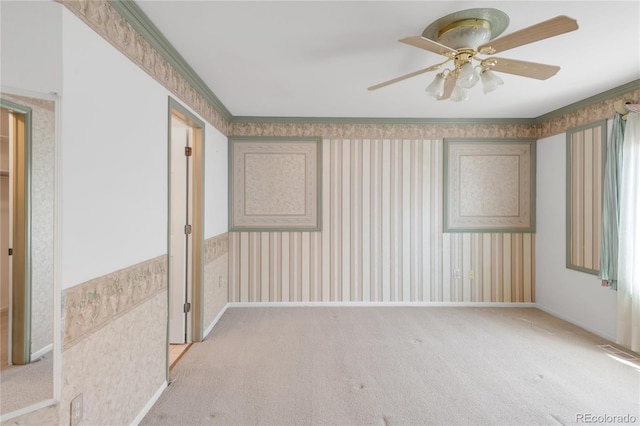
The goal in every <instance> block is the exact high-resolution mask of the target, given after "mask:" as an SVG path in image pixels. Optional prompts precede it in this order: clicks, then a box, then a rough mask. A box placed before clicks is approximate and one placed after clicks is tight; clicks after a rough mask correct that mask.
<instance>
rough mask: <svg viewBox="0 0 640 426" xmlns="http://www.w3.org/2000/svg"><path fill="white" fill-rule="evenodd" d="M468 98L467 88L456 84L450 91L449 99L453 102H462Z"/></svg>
mask: <svg viewBox="0 0 640 426" xmlns="http://www.w3.org/2000/svg"><path fill="white" fill-rule="evenodd" d="M468 99H469V90H468V89H466V88H464V87H461V86H459V85H457V84H456V87H455V88H454V89H453V92H452V93H451V100H452V101H454V102H462V101H466V100H468Z"/></svg>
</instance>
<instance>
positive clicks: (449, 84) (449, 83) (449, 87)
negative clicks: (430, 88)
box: [438, 73, 458, 101]
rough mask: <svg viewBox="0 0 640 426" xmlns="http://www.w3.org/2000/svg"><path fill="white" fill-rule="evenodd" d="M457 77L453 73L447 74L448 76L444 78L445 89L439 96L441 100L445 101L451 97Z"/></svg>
mask: <svg viewBox="0 0 640 426" xmlns="http://www.w3.org/2000/svg"><path fill="white" fill-rule="evenodd" d="M457 79H458V78H457V77H456V76H455V75H453V73H449V74H447V78H446V79H445V80H444V91H443V92H442V96H440V97H439V98H438V100H439V101H443V100H445V99H449V98H450V97H451V94H452V93H453V89H455V88H456V80H457Z"/></svg>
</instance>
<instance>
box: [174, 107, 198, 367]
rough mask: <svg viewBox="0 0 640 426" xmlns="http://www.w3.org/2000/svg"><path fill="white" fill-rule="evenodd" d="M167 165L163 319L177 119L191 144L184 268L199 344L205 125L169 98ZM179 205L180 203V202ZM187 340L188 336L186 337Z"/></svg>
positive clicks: (193, 328) (193, 330)
mask: <svg viewBox="0 0 640 426" xmlns="http://www.w3.org/2000/svg"><path fill="white" fill-rule="evenodd" d="M168 107H169V108H168V120H167V121H168V131H167V134H168V144H167V152H168V164H167V170H168V175H167V190H168V204H167V214H168V221H167V315H170V312H169V309H170V306H171V299H170V297H171V285H172V283H171V270H170V269H171V266H170V262H169V261H168V259H170V258H171V203H172V201H173V200H172V196H171V121H172V119H173V117H177V118H178V119H180V120H181V121H183V122H185V123H187V125H189V126H190V127H191V128H192V131H193V140H192V141H191V147H192V155H191V157H192V164H191V168H190V173H191V179H192V196H191V200H190V201H191V204H190V210H191V212H192V223H191V236H192V238H191V259H190V262H189V264H188V265H187V267H191V273H192V275H191V277H192V279H191V336H190V337H191V341H192V342H200V341H202V339H203V331H204V330H203V317H204V311H203V309H204V305H203V301H202V298H203V291H204V290H203V286H204V226H203V225H204V222H203V219H204V136H205V133H204V130H205V123H204V121H202V120H200V119H199V118H198V117H197V116H196V115H195V114H194V113H192V112H191V111H189V110H188V109H187V108H185V107H184V106H183V105H182V104H180V103H178V102H177V101H176V100H175V99H173V98H172V97H169V104H168ZM181 202H183V201H181ZM168 318H169V316H167V345H166V347H167V378H169V364H168V362H169V354H168V351H169V343H168V342H169V321H168ZM188 337H189V336H188Z"/></svg>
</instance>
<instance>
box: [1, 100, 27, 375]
mask: <svg viewBox="0 0 640 426" xmlns="http://www.w3.org/2000/svg"><path fill="white" fill-rule="evenodd" d="M30 129H31V110H30V109H29V108H26V107H22V106H20V105H17V104H13V103H12V102H8V101H5V100H2V101H1V103H0V200H1V214H0V216H1V217H0V228H1V229H0V237H1V238H0V239H1V241H2V242H1V244H0V250H1V252H0V257H1V259H2V260H1V262H0V287H1V288H0V335H1V337H0V361H1V364H0V368H2V367H6V366H9V365H24V364H28V363H29V362H30V360H31V335H30V333H31V299H30V296H31V288H30V287H31V274H30V271H31V269H30V247H29V236H30V220H29V212H30V174H29V162H30V146H31V145H30V141H31V138H30Z"/></svg>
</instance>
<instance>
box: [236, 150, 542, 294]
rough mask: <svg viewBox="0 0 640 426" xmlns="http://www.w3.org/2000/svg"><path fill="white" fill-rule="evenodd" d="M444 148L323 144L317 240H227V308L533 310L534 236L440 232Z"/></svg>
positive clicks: (299, 235) (277, 236)
mask: <svg viewBox="0 0 640 426" xmlns="http://www.w3.org/2000/svg"><path fill="white" fill-rule="evenodd" d="M442 148H443V144H442V140H402V139H325V140H323V160H322V162H323V166H322V167H323V168H322V217H323V223H322V231H321V232H242V233H239V232H232V233H230V234H229V283H230V284H229V300H230V301H232V302H280V301H332V302H345V301H365V302H368V301H375V302H378V301H405V302H410V301H411V302H423V301H424V302H426V301H444V302H447V301H452V302H533V301H534V300H535V289H534V271H535V267H534V261H535V260H534V256H535V235H534V234H516V233H513V234H491V233H484V234H482V233H478V234H444V233H443V232H442V230H443V225H442V211H443V205H442V203H443V182H442V179H443V177H442V176H443V173H442V172H443V171H442Z"/></svg>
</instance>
